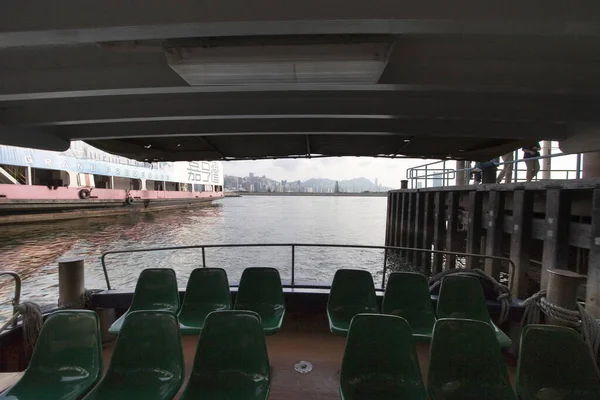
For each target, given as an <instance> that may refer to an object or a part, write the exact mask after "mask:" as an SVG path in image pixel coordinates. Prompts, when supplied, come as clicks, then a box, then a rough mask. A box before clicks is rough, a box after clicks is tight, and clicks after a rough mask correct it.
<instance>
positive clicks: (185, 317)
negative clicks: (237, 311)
mask: <svg viewBox="0 0 600 400" xmlns="http://www.w3.org/2000/svg"><path fill="white" fill-rule="evenodd" d="M229 309H231V293H229V281H228V280H227V273H226V272H225V270H224V269H223V268H196V269H195V270H193V271H192V273H191V274H190V279H189V280H188V283H187V288H186V289H185V297H184V298H183V304H182V306H181V310H179V314H178V317H179V329H180V331H181V333H183V334H189V335H197V334H199V333H200V331H201V330H202V325H204V320H205V319H206V316H207V315H208V314H210V313H211V312H213V311H218V310H229Z"/></svg>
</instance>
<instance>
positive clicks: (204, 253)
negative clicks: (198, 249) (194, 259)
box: [202, 247, 206, 268]
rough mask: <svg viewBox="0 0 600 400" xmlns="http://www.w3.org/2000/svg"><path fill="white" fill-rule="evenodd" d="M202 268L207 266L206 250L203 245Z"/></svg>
mask: <svg viewBox="0 0 600 400" xmlns="http://www.w3.org/2000/svg"><path fill="white" fill-rule="evenodd" d="M202 268H206V252H205V251H204V247H202Z"/></svg>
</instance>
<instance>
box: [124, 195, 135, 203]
mask: <svg viewBox="0 0 600 400" xmlns="http://www.w3.org/2000/svg"><path fill="white" fill-rule="evenodd" d="M133 201H134V200H133V197H131V196H130V197H127V198H126V199H125V203H127V204H128V205H132V204H133Z"/></svg>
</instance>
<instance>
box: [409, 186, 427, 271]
mask: <svg viewBox="0 0 600 400" xmlns="http://www.w3.org/2000/svg"><path fill="white" fill-rule="evenodd" d="M424 207H425V193H422V192H419V191H417V193H416V195H415V226H414V232H415V234H414V241H413V243H412V244H411V247H415V248H421V247H422V246H423V231H424V229H423V224H424V223H425V222H424V221H425V218H424V217H425V210H424ZM414 253H415V255H414V258H413V262H414V264H415V266H416V267H417V268H421V267H422V266H423V253H422V252H418V251H415V252H414Z"/></svg>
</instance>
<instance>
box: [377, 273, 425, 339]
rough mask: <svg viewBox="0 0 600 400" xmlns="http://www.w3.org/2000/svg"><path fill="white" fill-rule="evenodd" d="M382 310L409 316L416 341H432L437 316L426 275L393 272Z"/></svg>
mask: <svg viewBox="0 0 600 400" xmlns="http://www.w3.org/2000/svg"><path fill="white" fill-rule="evenodd" d="M381 312H382V313H383V314H390V315H397V316H399V317H402V318H404V319H406V320H407V321H408V324H409V325H410V328H411V330H412V336H413V338H414V339H415V340H417V341H430V340H431V335H432V334H433V325H434V324H435V320H436V318H435V312H434V310H433V305H432V303H431V296H430V295H429V286H428V284H427V278H425V276H423V275H421V274H417V273H413V272H393V273H392V274H390V278H389V279H388V282H387V286H386V288H385V294H384V296H383V304H382V306H381Z"/></svg>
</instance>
